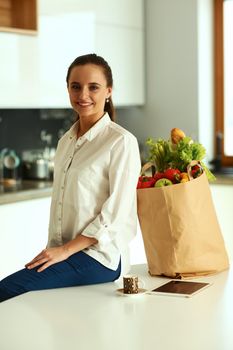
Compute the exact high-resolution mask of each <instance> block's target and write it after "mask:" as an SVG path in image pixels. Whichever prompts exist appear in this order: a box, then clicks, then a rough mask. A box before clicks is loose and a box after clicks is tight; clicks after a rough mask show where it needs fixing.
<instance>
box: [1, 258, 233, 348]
mask: <svg viewBox="0 0 233 350" xmlns="http://www.w3.org/2000/svg"><path fill="white" fill-rule="evenodd" d="M131 272H132V273H133V274H137V275H138V276H139V277H141V278H142V279H143V280H144V281H145V284H146V288H147V289H153V288H154V287H157V286H160V285H162V284H164V283H166V282H167V281H168V280H169V279H168V278H161V277H151V276H150V275H149V274H148V273H147V266H146V265H144V264H143V265H134V266H133V267H132V270H131ZM195 280H198V281H207V282H211V283H212V285H211V286H209V287H208V288H206V289H205V290H203V291H200V292H199V293H198V294H196V295H194V296H193V297H191V298H184V297H173V296H158V295H148V294H143V295H137V296H124V295H123V296H120V295H117V294H116V289H117V288H121V287H122V280H119V281H118V282H114V283H107V284H99V285H93V286H82V287H72V288H62V289H53V290H47V291H38V292H30V293H27V294H24V295H21V296H19V297H16V298H13V299H10V300H8V301H6V302H3V303H1V304H0V329H1V331H0V332H1V336H0V348H1V349H2V350H15V349H24V350H31V349H33V350H41V349H44V350H55V349H56V350H64V349H66V350H71V349H72V350H73V349H82V350H93V349H96V350H109V349H111V350H119V349H121V350H142V349H148V350H150V349H159V350H170V349H174V350H177V349H179V350H187V349H188V350H197V349H198V350H232V349H233V332H232V324H233V313H232V307H233V299H232V295H233V270H232V269H231V270H228V271H224V272H222V273H219V274H217V275H213V276H208V277H202V278H201V277H200V278H198V279H195Z"/></svg>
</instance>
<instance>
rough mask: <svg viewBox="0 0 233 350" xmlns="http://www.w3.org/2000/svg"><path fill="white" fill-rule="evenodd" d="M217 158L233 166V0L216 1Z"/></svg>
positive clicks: (224, 165)
mask: <svg viewBox="0 0 233 350" xmlns="http://www.w3.org/2000/svg"><path fill="white" fill-rule="evenodd" d="M214 4H215V5H214V23H215V24H214V27H215V31H214V37H215V115H216V120H215V121H216V122H215V134H216V145H215V146H216V147H215V152H216V159H217V160H218V161H219V162H220V163H221V166H223V167H230V166H233V44H232V43H233V42H232V39H231V38H232V36H233V0H215V1H214Z"/></svg>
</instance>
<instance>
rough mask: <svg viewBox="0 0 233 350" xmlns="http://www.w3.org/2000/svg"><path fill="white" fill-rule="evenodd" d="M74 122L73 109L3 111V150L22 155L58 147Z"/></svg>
mask: <svg viewBox="0 0 233 350" xmlns="http://www.w3.org/2000/svg"><path fill="white" fill-rule="evenodd" d="M73 120H74V113H73V111H72V110H71V109H59V110H56V109H49V110H46V109H1V110H0V150H1V149H3V148H9V149H14V150H15V151H16V152H17V153H19V154H21V153H22V151H25V150H29V149H42V148H44V147H46V146H49V147H56V145H57V141H58V139H59V138H60V137H61V136H62V135H63V134H64V132H65V131H66V130H68V128H69V127H70V126H71V124H72V123H73Z"/></svg>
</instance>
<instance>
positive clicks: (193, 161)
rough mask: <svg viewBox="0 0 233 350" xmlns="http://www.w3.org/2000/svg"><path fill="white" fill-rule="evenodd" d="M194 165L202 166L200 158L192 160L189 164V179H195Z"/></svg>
mask: <svg viewBox="0 0 233 350" xmlns="http://www.w3.org/2000/svg"><path fill="white" fill-rule="evenodd" d="M194 165H200V167H201V168H202V166H201V162H200V161H199V160H192V161H191V162H190V163H189V164H188V166H187V174H188V177H189V180H193V179H194V177H193V175H192V167H193V166H194ZM202 169H203V168H202Z"/></svg>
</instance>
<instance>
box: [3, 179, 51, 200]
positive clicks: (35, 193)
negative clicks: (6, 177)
mask: <svg viewBox="0 0 233 350" xmlns="http://www.w3.org/2000/svg"><path fill="white" fill-rule="evenodd" d="M52 186H53V183H52V181H36V180H23V181H20V182H18V183H16V184H15V185H2V184H0V205H1V204H8V203H15V202H19V201H23V200H30V199H36V198H43V197H49V196H51V194H52Z"/></svg>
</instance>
